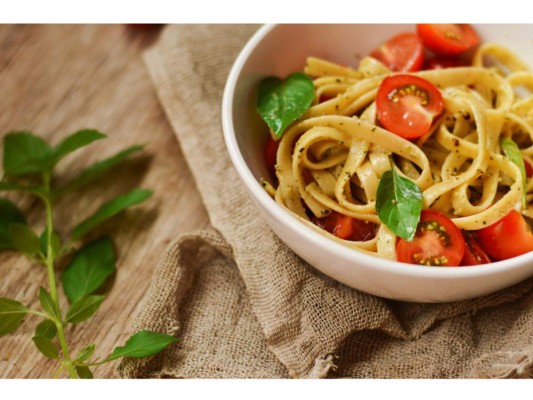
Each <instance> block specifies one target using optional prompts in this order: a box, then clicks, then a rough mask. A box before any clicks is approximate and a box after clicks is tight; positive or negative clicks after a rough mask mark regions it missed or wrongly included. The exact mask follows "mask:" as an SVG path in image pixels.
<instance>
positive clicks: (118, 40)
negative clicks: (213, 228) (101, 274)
mask: <svg viewBox="0 0 533 400" xmlns="http://www.w3.org/2000/svg"><path fill="white" fill-rule="evenodd" d="M160 29H164V28H163V27H159V28H143V27H132V26H125V25H2V26H0V137H2V136H3V135H5V133H7V132H9V131H13V130H26V131H32V132H34V133H37V134H39V135H43V136H44V137H45V138H46V139H47V140H48V141H50V142H51V143H52V144H55V143H57V142H58V141H59V140H60V139H61V138H63V137H64V136H65V135H67V134H69V133H73V132H75V131H77V130H79V129H82V128H94V129H98V130H100V131H101V132H104V133H106V134H108V135H109V138H107V139H104V140H102V141H100V142H97V143H94V144H92V145H91V146H90V147H88V148H87V149H86V150H80V151H78V152H76V153H75V154H73V155H70V156H69V157H68V158H66V159H65V160H64V161H63V162H62V163H60V165H59V171H58V174H57V180H58V181H59V182H60V181H66V180H68V178H69V177H72V176H74V175H75V174H76V173H77V172H79V171H80V170H82V169H83V167H84V166H87V165H89V164H90V163H92V162H95V161H98V160H100V159H102V158H105V157H107V156H110V155H112V154H114V153H115V152H117V151H119V150H121V149H123V148H126V147H128V146H130V145H132V144H138V143H143V144H146V150H145V152H144V155H143V156H137V157H136V159H134V160H132V161H131V162H129V163H128V164H126V165H124V166H123V167H120V168H119V169H117V170H115V171H114V172H113V173H111V174H109V175H108V176H107V177H106V178H104V179H102V181H101V182H98V184H96V185H94V186H92V187H91V188H88V189H84V190H83V191H79V192H77V193H75V194H73V195H67V196H65V197H64V198H62V199H61V201H60V202H59V203H58V204H57V206H56V214H55V225H56V227H57V229H58V230H59V233H63V235H65V234H66V233H67V232H68V231H69V229H70V228H71V227H72V226H73V225H74V224H75V223H76V222H77V221H80V219H82V218H84V217H85V216H87V215H88V214H89V213H91V212H92V211H94V210H95V209H96V208H98V206H99V205H100V204H101V203H102V202H103V201H106V200H108V199H110V198H112V197H114V196H116V195H118V194H120V193H124V192H126V191H128V190H130V189H132V188H133V187H137V186H138V187H143V188H150V189H153V190H154V191H155V193H154V196H153V197H152V198H151V199H150V200H148V201H147V202H146V203H143V205H141V206H138V207H137V208H135V209H131V210H129V211H127V212H126V213H124V214H122V216H121V217H118V218H116V219H114V220H113V222H112V223H110V224H107V226H105V227H104V230H105V231H106V232H109V233H110V234H111V236H112V238H113V240H114V242H115V244H116V249H117V253H118V263H117V269H118V272H117V274H116V278H115V281H114V284H113V287H112V288H111V290H110V292H109V296H108V298H107V299H106V300H105V301H104V303H103V304H102V307H101V308H100V310H99V312H98V313H97V314H96V315H95V316H94V317H93V318H92V319H90V320H88V321H86V322H84V323H82V324H80V325H77V326H75V327H71V328H70V329H68V331H67V340H68V341H69V344H70V348H71V350H73V353H74V354H75V353H76V352H77V351H78V350H79V349H81V348H82V347H83V346H84V345H86V344H89V343H93V342H95V343H96V344H97V347H96V352H95V355H96V356H100V357H105V356H106V355H108V354H109V353H110V352H111V351H112V349H113V348H114V347H115V346H116V345H119V344H123V343H124V342H125V340H126V339H127V338H128V337H129V334H130V333H129V332H128V328H129V325H130V323H131V321H132V319H133V317H134V316H135V315H136V313H137V312H138V310H139V307H140V306H141V305H142V299H143V296H144V294H145V292H146V290H147V288H148V286H149V284H150V278H151V276H152V273H153V271H154V268H155V267H156V265H157V262H158V260H159V257H160V256H161V254H162V252H163V251H164V249H165V247H166V246H167V244H168V243H169V242H170V241H172V240H173V239H174V238H176V237H177V236H178V235H179V234H180V233H183V232H187V231H191V230H194V229H197V228H204V227H206V226H208V224H209V222H208V217H207V214H206V211H205V209H204V207H203V205H202V202H201V199H200V196H199V194H198V192H197V190H196V187H195V185H194V182H193V179H192V176H191V173H190V171H189V170H188V167H187V165H186V163H185V161H184V159H183V155H182V153H181V150H180V148H179V145H178V143H177V141H176V139H175V137H174V135H173V133H172V130H171V128H170V126H169V124H168V123H167V120H166V118H165V115H164V113H163V111H162V109H161V107H160V105H159V103H158V101H157V98H156V94H155V91H154V89H153V87H152V85H151V82H150V78H149V76H148V74H147V71H146V69H145V67H144V64H143V60H142V54H143V51H144V50H146V49H147V48H148V47H149V46H150V45H152V44H153V43H154V42H155V41H156V40H157V37H158V35H159V33H160V32H159V31H160ZM2 195H4V194H2ZM8 197H10V198H11V199H13V200H15V201H16V202H17V203H18V204H19V206H20V207H21V208H22V209H23V210H24V211H25V212H26V213H27V215H28V220H29V222H30V224H32V225H33V226H34V227H35V228H36V229H41V228H42V226H43V216H44V212H43V211H44V210H43V208H42V206H41V204H40V202H39V201H37V200H35V199H33V198H31V197H26V196H20V195H18V196H17V195H10V196H8ZM0 277H1V278H0V297H8V298H14V299H16V300H19V301H21V302H23V303H24V304H27V305H30V306H34V307H38V300H37V292H38V289H39V286H41V285H43V286H45V287H47V277H46V271H45V269H44V268H43V267H41V266H39V265H34V264H32V263H31V262H29V261H28V260H27V259H25V258H24V257H22V256H19V255H18V254H15V253H1V254H0ZM63 307H66V302H64V303H63ZM37 323H38V319H37V318H33V317H30V318H27V319H26V320H25V322H24V323H23V325H22V326H21V327H20V328H19V329H18V330H17V332H16V333H15V334H12V335H8V336H5V337H1V338H0V378H49V377H52V375H53V373H54V371H55V370H56V368H57V364H56V363H55V362H54V361H49V360H47V359H45V357H44V356H42V355H41V354H40V353H39V352H38V350H37V349H36V348H35V346H34V345H33V342H32V340H31V337H32V336H33V332H34V329H35V326H36V324H37ZM114 367H115V365H114V364H113V363H111V364H107V365H103V366H100V367H97V368H96V369H95V370H94V374H95V377H96V378H111V377H115V374H114ZM63 376H64V375H63Z"/></svg>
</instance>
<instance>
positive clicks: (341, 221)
mask: <svg viewBox="0 0 533 400" xmlns="http://www.w3.org/2000/svg"><path fill="white" fill-rule="evenodd" d="M313 223H314V224H315V225H316V226H318V227H319V228H322V229H324V230H326V231H328V232H329V233H331V234H333V235H335V236H337V237H338V238H339V239H344V240H351V241H355V242H365V241H367V240H371V239H373V238H374V237H375V236H376V225H375V224H373V223H372V222H367V221H361V220H358V219H355V218H352V217H349V216H347V215H344V214H341V213H338V212H336V211H333V212H331V213H330V214H329V215H328V216H326V217H323V218H317V217H313Z"/></svg>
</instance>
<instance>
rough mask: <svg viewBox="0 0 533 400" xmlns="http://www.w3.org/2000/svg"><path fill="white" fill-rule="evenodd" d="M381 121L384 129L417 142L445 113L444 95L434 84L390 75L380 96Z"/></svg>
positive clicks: (405, 75)
mask: <svg viewBox="0 0 533 400" xmlns="http://www.w3.org/2000/svg"><path fill="white" fill-rule="evenodd" d="M376 108H377V118H378V120H379V122H380V123H381V125H383V127H384V128H385V129H387V130H389V131H391V132H393V133H395V134H397V135H399V136H401V137H403V138H406V139H416V138H418V137H420V136H423V135H425V134H426V133H428V132H429V130H430V128H431V125H432V124H433V120H434V119H435V117H437V116H439V115H440V114H441V113H442V110H443V108H444V101H443V99H442V95H441V93H440V91H439V89H437V88H436V87H435V85H433V84H432V83H431V82H429V81H427V80H425V79H422V78H419V77H417V76H413V75H407V74H399V75H392V76H388V77H386V78H385V79H383V81H382V82H381V85H380V86H379V89H378V93H377V95H376Z"/></svg>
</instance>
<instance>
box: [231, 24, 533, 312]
mask: <svg viewBox="0 0 533 400" xmlns="http://www.w3.org/2000/svg"><path fill="white" fill-rule="evenodd" d="M405 30H409V31H412V32H414V26H412V25H399V24H394V25H379V24H370V25H322V24H321V25H302V24H298V25H267V26H263V27H262V28H261V29H260V30H259V31H258V32H257V33H256V34H255V35H254V36H253V37H252V38H251V39H250V40H249V42H248V43H247V44H246V46H245V47H244V48H243V50H242V51H241V53H240V54H239V56H238V58H237V60H236V61H235V64H234V65H233V68H232V70H231V72H230V75H229V77H228V81H227V84H226V88H225V92H224V99H223V104H222V121H223V128H224V135H225V140H226V144H227V147H228V151H229V154H230V156H231V159H232V161H233V164H234V166H235V168H236V169H237V172H238V173H239V175H240V177H241V179H242V181H243V183H244V185H245V187H246V188H247V189H248V192H249V194H250V195H251V197H252V199H253V200H254V201H255V203H256V204H257V206H258V208H259V210H260V212H261V214H262V216H263V218H264V220H265V221H266V222H267V223H268V224H269V225H270V227H271V228H272V230H273V231H274V232H275V233H276V234H277V235H278V236H279V237H280V238H281V239H282V240H283V241H284V242H285V243H286V244H287V245H288V246H289V247H290V248H291V249H292V250H294V251H295V252H296V253H297V254H298V255H299V256H301V257H302V258H303V259H305V260H306V261H307V262H309V263H310V264H311V265H313V266H314V267H316V268H317V269H319V270H320V271H322V272H323V273H325V274H326V275H329V276H330V277H332V278H334V279H336V280H338V281H340V282H343V283H345V284H346V285H348V286H351V287H353V288H356V289H359V290H362V291H365V292H368V293H371V294H374V295H377V296H382V297H387V298H391V299H397V300H406V301H417V302H443V301H454V300H461V299H466V298H471V297H475V296H480V295H483V294H488V293H491V292H494V291H497V290H499V289H503V288H505V287H508V286H510V285H512V284H514V283H517V282H520V281H522V280H524V279H526V278H528V277H530V276H532V275H533V253H529V254H525V255H523V256H520V257H516V258H513V259H509V260H505V261H500V262H495V263H492V264H488V265H483V266H477V267H461V268H438V267H423V266H417V265H408V264H402V263H398V262H395V261H389V260H382V259H379V258H376V257H373V256H370V255H367V254H364V253H361V252H358V251H357V250H353V249H350V248H347V247H344V246H342V245H340V244H337V243H335V242H333V241H332V240H330V239H328V238H326V237H325V236H323V235H321V234H319V233H317V232H315V231H313V230H311V229H310V228H308V227H306V226H304V225H303V224H302V223H301V222H299V221H298V220H297V219H296V218H295V217H294V216H293V215H292V214H291V213H290V212H288V211H287V210H285V209H284V208H283V207H281V206H279V205H278V204H277V203H276V202H275V201H274V200H272V199H271V198H270V197H269V196H268V195H267V194H266V192H265V191H264V190H263V188H262V187H261V186H260V185H259V183H258V180H259V178H260V177H261V176H267V173H266V170H265V166H264V161H263V144H264V141H265V138H266V136H265V135H266V134H267V130H266V129H265V125H264V123H263V122H262V121H261V119H260V117H259V116H258V114H257V112H256V110H255V104H256V96H257V88H258V85H259V82H260V81H261V79H262V78H264V77H265V76H271V75H274V76H279V77H285V76H286V75H288V74H289V73H291V72H294V71H300V70H302V69H303V66H304V64H305V59H306V57H307V56H310V55H312V56H317V57H322V58H326V59H329V60H332V61H335V62H338V63H342V64H346V65H353V66H356V65H357V61H358V58H360V57H361V56H364V55H366V54H368V53H369V52H370V51H371V50H372V49H373V48H375V47H376V46H378V45H379V44H380V43H382V42H384V41H385V40H386V39H388V38H389V37H391V36H392V35H393V34H395V33H398V32H400V31H405ZM476 30H477V32H478V33H479V34H480V36H481V38H482V40H483V41H485V42H486V41H493V42H497V43H500V44H503V45H505V46H507V47H509V48H511V49H512V50H514V51H516V52H517V53H518V54H520V55H521V56H522V57H523V58H524V59H525V61H526V62H528V63H530V64H531V65H532V66H533V42H532V41H531V37H533V25H477V26H476Z"/></svg>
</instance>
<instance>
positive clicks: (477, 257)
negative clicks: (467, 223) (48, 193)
mask: <svg viewBox="0 0 533 400" xmlns="http://www.w3.org/2000/svg"><path fill="white" fill-rule="evenodd" d="M463 238H464V239H465V245H466V246H465V254H464V256H463V259H462V260H461V265H481V264H488V263H490V258H489V256H487V253H485V252H484V251H483V249H482V248H481V246H480V245H479V243H478V241H477V239H476V237H475V236H474V234H473V233H472V232H468V231H463Z"/></svg>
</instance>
